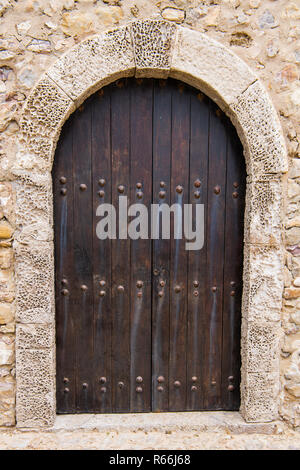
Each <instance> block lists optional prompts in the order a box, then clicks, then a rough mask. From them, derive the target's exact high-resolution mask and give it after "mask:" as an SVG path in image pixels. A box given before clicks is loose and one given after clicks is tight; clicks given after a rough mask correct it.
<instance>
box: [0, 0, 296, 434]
mask: <svg viewBox="0 0 300 470" xmlns="http://www.w3.org/2000/svg"><path fill="white" fill-rule="evenodd" d="M144 18H157V19H161V18H164V19H167V20H169V21H174V22H176V23H181V24H184V25H185V26H186V27H189V28H192V29H196V30H198V31H201V32H204V33H206V34H207V35H208V36H210V37H212V38H214V39H216V40H218V41H219V42H220V43H222V44H224V45H225V46H226V47H228V48H229V49H231V50H232V51H234V52H235V53H236V54H237V55H238V56H240V57H241V58H242V59H243V60H244V61H245V62H246V63H247V64H248V65H249V66H250V68H252V70H253V71H254V72H255V73H256V74H257V75H258V76H259V78H260V79H261V81H262V82H263V83H264V85H265V87H266V88H267V90H268V91H269V94H270V96H271V98H272V100H273V103H274V105H275V107H276V109H277V111H278V114H279V116H280V119H281V124H282V127H283V130H284V134H285V136H286V142H287V146H288V152H289V159H290V170H289V173H288V175H287V177H286V181H285V207H284V211H285V212H284V223H285V234H286V237H285V245H286V262H285V291H284V305H283V311H282V323H283V328H284V333H285V335H284V338H283V341H282V345H281V348H282V353H281V357H282V360H281V371H282V375H281V386H280V398H281V415H282V417H283V418H284V419H285V420H287V421H288V422H289V423H291V424H292V425H298V426H299V425H300V211H299V201H300V186H299V185H300V154H299V137H298V136H299V133H300V124H299V123H300V106H299V105H300V87H299V70H300V5H299V3H298V2H297V0H295V2H293V1H290V0H277V1H275V0H273V1H272V0H223V1H221V0H215V1H209V0H207V1H203V2H199V1H194V0H175V1H169V2H167V1H162V2H155V1H150V0H103V1H102V0H98V1H97V0H78V1H74V0H50V1H48V0H47V1H46V0H22V1H18V2H17V1H13V0H0V101H1V107H0V131H1V137H0V138H1V143H0V205H1V209H0V214H1V216H0V268H1V272H0V279H1V281H0V426H1V425H13V424H14V400H15V399H14V395H15V390H14V331H15V328H14V280H13V258H12V250H11V244H12V241H11V239H12V236H13V231H14V227H15V226H14V177H13V171H12V169H13V166H14V161H13V157H11V156H12V155H15V152H14V151H13V150H12V149H13V148H14V145H15V137H16V134H17V132H18V130H19V116H20V112H21V109H22V106H23V104H24V101H25V99H26V97H27V96H28V94H29V92H30V90H31V89H32V87H33V86H34V84H35V83H36V82H37V80H38V79H39V77H40V76H41V75H42V74H43V73H44V72H45V71H46V70H47V69H49V67H50V65H51V64H52V63H53V62H54V61H55V60H56V59H57V58H58V57H60V56H61V54H62V53H64V52H65V51H67V50H68V49H69V48H70V47H71V46H73V45H74V44H76V43H78V42H80V41H81V40H82V39H84V38H86V37H88V36H89V35H92V34H94V33H98V32H101V31H105V30H107V29H108V28H110V27H111V26H117V25H122V24H125V23H127V22H128V21H130V20H134V19H144ZM18 210H19V211H20V210H22V208H18Z"/></svg>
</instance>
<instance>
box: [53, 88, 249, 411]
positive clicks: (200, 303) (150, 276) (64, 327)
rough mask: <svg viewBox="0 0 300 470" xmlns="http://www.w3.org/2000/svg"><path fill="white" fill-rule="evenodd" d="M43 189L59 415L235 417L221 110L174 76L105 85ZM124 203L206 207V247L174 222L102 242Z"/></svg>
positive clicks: (234, 178) (235, 303) (239, 188)
mask: <svg viewBox="0 0 300 470" xmlns="http://www.w3.org/2000/svg"><path fill="white" fill-rule="evenodd" d="M53 185H54V215H55V261H56V277H55V282H56V318H57V410H58V412H59V413H86V412H103V413H111V412H139V411H140V412H141V411H145V412H146V411H148V412H149V411H180V410H181V411H184V410H236V409H238V407H239V384H240V317H241V313H240V312H241V293H242V259H243V216H244V193H245V168H244V159H243V153H242V147H241V144H240V142H239V140H238V137H237V135H236V132H235V130H234V128H233V127H232V125H231V123H230V122H229V120H228V119H227V118H226V117H225V116H224V114H223V113H222V112H221V110H220V109H219V108H218V107H217V106H216V105H215V104H214V103H213V102H212V101H210V100H209V99H208V98H207V97H206V96H204V95H203V94H201V93H199V92H198V91H197V90H195V89H193V88H190V87H189V86H187V85H184V84H182V83H180V82H177V81H175V80H167V81H158V80H146V79H144V80H135V79H126V80H121V81H119V82H117V83H114V84H112V85H109V86H108V87H105V88H104V89H102V90H101V91H100V92H98V93H96V94H95V95H93V96H92V97H91V98H89V99H88V100H87V101H86V102H85V103H84V105H83V106H81V107H80V108H79V109H78V110H77V111H76V112H75V113H74V114H73V115H72V116H71V118H70V119H69V120H68V122H67V123H66V124H65V126H64V128H63V131H62V135H61V138H60V140H59V143H58V147H57V151H56V156H55V164H54V168H53ZM121 195H126V196H128V203H129V204H133V203H143V204H145V205H147V207H150V204H151V203H153V204H160V203H162V202H164V203H166V204H170V205H171V204H173V203H178V204H180V205H181V206H182V207H183V205H184V204H187V203H191V204H194V205H195V204H204V208H205V209H204V210H205V239H204V247H203V248H202V249H201V250H195V251H187V250H186V249H185V242H186V240H184V239H182V240H178V239H174V230H176V227H175V228H174V226H173V225H174V224H173V222H172V224H173V225H171V226H172V231H171V239H170V240H167V239H155V240H151V239H137V240H130V239H120V238H117V239H114V240H110V239H107V240H99V239H98V238H97V236H96V226H97V223H98V221H99V217H97V216H96V210H97V207H98V206H99V205H100V204H104V203H113V204H115V205H116V206H117V205H118V204H117V202H118V199H119V196H121ZM149 230H150V229H149Z"/></svg>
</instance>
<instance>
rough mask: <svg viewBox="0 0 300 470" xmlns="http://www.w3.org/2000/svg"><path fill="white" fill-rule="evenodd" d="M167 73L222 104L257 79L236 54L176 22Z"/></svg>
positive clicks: (226, 104)
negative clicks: (169, 71)
mask: <svg viewBox="0 0 300 470" xmlns="http://www.w3.org/2000/svg"><path fill="white" fill-rule="evenodd" d="M170 75H171V76H172V77H174V78H177V79H179V80H183V81H185V82H187V83H189V84H190V85H192V86H194V87H196V88H200V89H201V91H202V92H203V93H205V94H207V95H208V96H210V97H211V98H212V99H213V100H214V101H215V102H216V103H217V104H218V105H219V106H221V108H223V109H224V108H226V107H227V106H229V105H230V103H232V102H234V101H236V99H237V97H238V96H240V95H241V94H242V93H243V92H244V90H245V89H246V88H247V87H248V86H249V85H250V84H251V83H253V82H254V81H255V80H256V76H255V75H254V74H253V72H252V71H251V69H250V68H249V67H248V66H247V65H246V64H245V62H243V61H242V60H241V59H240V58H239V57H238V56H236V55H235V54H234V53H232V52H231V51H230V50H229V49H228V48H226V47H224V46H222V45H221V44H220V43H218V42H216V41H214V40H213V39H211V38H208V37H207V35H204V34H202V33H199V32H198V31H193V30H190V29H187V28H184V27H181V26H178V32H177V40H176V44H175V46H174V52H173V55H172V64H171V73H170Z"/></svg>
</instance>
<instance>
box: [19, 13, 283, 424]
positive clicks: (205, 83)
mask: <svg viewBox="0 0 300 470" xmlns="http://www.w3.org/2000/svg"><path fill="white" fill-rule="evenodd" d="M130 76H136V77H153V78H167V77H173V78H176V79H179V80H182V81H184V82H186V83H188V84H190V85H192V86H194V87H195V88H198V89H199V90H201V91H202V92H204V93H205V94H207V95H208V96H209V97H210V98H211V99H213V100H214V101H215V102H216V103H217V104H218V105H219V106H220V107H221V108H222V109H223V110H224V112H225V113H226V114H228V115H229V117H230V118H231V120H232V122H233V123H234V125H235V126H236V128H237V131H238V133H239V136H240V139H241V141H242V143H243V146H244V153H245V159H246V165H247V174H248V178H247V196H246V213H245V239H244V242H245V245H244V246H245V249H244V252H245V254H244V290H243V302H242V318H243V320H242V384H241V413H242V415H243V417H244V418H245V420H246V421H252V422H259V421H272V420H274V419H276V417H277V413H278V394H279V390H278V387H279V341H280V334H281V329H280V316H281V302H282V289H283V281H282V269H283V260H282V249H281V247H282V228H281V199H282V190H281V184H282V181H281V179H282V174H283V173H285V172H286V171H287V155H286V148H285V143H284V139H283V136H282V131H281V127H280V123H279V119H278V117H277V114H276V111H275V109H274V107H273V105H272V103H271V101H270V99H269V97H268V95H267V93H266V91H265V89H264V87H263V86H262V84H261V83H260V82H259V80H258V79H257V77H256V76H255V75H254V74H253V72H252V71H251V70H250V69H249V67H248V66H247V65H246V64H245V63H244V62H243V61H242V60H241V59H240V58H238V57H237V56H236V55H235V54H233V53H232V52H231V51H230V50H228V49H227V48H226V47H224V46H222V45H221V44H219V43H218V42H216V41H214V40H212V39H210V38H208V37H207V36H206V35H204V34H202V33H199V32H196V31H193V30H190V29H187V28H186V27H181V26H177V25H174V24H171V23H168V22H166V21H154V20H146V21H137V22H133V23H131V24H129V25H127V26H125V27H120V28H117V29H114V30H111V31H108V32H106V33H103V34H100V35H96V36H93V37H90V38H88V39H86V40H84V41H83V42H81V43H80V44H78V45H76V46H75V47H73V48H72V49H71V50H69V51H68V52H67V53H66V54H65V55H64V56H62V57H61V58H60V59H58V60H57V61H56V62H55V63H54V65H52V66H51V67H50V69H49V70H48V71H47V72H46V74H45V75H44V76H42V78H41V79H40V80H39V82H38V83H37V84H36V85H35V87H34V89H33V90H32V92H31V93H30V95H29V97H28V99H27V102H26V104H25V107H24V109H23V113H22V117H21V121H20V133H19V137H18V141H17V143H16V147H17V148H16V159H15V161H16V164H15V166H14V169H13V172H14V175H15V188H16V201H17V203H16V207H17V215H16V219H17V220H16V224H17V230H16V234H15V242H14V251H15V262H16V289H17V292H16V316H17V343H16V345H17V346H16V371H17V379H16V380H17V425H18V426H21V427H32V426H51V425H52V424H53V422H54V418H55V413H56V411H55V333H54V330H55V308H54V260H53V228H52V211H53V208H52V181H51V168H52V160H53V155H54V151H55V147H56V143H57V140H58V138H59V134H60V130H61V128H62V126H63V124H64V122H65V121H66V120H67V118H68V117H69V115H70V114H71V113H72V112H73V111H74V110H75V109H76V108H77V107H78V106H79V105H80V104H81V103H82V102H83V101H84V100H85V99H86V98H87V97H88V96H89V95H91V94H92V93H93V92H95V91H96V90H98V89H100V88H101V87H103V86H105V85H107V84H109V83H110V82H112V81H114V80H117V79H119V78H121V77H130Z"/></svg>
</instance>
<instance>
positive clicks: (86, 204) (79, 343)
mask: <svg viewBox="0 0 300 470" xmlns="http://www.w3.org/2000/svg"><path fill="white" fill-rule="evenodd" d="M73 181H74V226H73V227H69V230H73V236H74V258H75V260H74V285H73V289H74V299H75V305H74V316H75V317H76V349H77V350H76V353H77V367H78V369H77V384H76V385H77V403H76V407H77V409H78V411H80V412H90V411H92V410H93V405H94V403H93V277H92V273H93V248H92V246H93V245H92V244H93V236H92V228H93V213H92V212H93V206H92V178H91V106H90V102H86V103H85V104H84V105H83V106H82V107H81V108H79V110H78V111H77V112H76V116H75V119H74V123H73Z"/></svg>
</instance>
